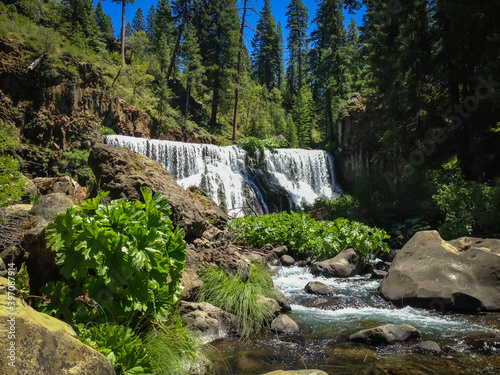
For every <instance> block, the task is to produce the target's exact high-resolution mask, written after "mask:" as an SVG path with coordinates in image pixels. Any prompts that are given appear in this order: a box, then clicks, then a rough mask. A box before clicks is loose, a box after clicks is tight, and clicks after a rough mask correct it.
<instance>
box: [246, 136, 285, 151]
mask: <svg viewBox="0 0 500 375" xmlns="http://www.w3.org/2000/svg"><path fill="white" fill-rule="evenodd" d="M239 143H240V146H241V148H243V149H244V150H246V151H249V152H250V151H252V150H255V149H257V150H259V151H260V152H261V153H264V149H265V148H267V149H268V150H271V151H272V150H274V149H277V148H282V147H287V146H288V145H287V143H286V142H285V141H276V140H274V139H262V140H261V139H258V138H255V137H247V138H243V139H242V140H240V142H239Z"/></svg>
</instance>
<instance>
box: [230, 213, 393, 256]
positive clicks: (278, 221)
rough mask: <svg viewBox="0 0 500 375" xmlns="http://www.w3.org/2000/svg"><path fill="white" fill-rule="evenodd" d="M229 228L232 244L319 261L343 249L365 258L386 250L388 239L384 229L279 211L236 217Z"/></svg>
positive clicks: (354, 222)
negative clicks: (285, 250)
mask: <svg viewBox="0 0 500 375" xmlns="http://www.w3.org/2000/svg"><path fill="white" fill-rule="evenodd" d="M228 229H229V230H230V231H231V232H232V238H233V241H239V242H242V243H244V244H248V245H252V246H257V247H262V246H264V245H265V244H266V243H270V244H273V245H287V246H289V247H290V248H291V249H292V250H294V251H296V252H299V253H304V254H306V255H312V256H316V257H317V258H318V259H327V258H331V257H333V256H335V255H336V254H338V253H339V252H340V251H341V250H342V249H344V247H346V246H354V247H355V248H357V249H358V250H360V251H361V253H362V254H363V256H364V258H365V259H369V258H370V257H371V255H372V254H376V253H377V252H380V251H389V247H388V245H387V243H386V242H384V240H386V239H388V238H389V237H390V236H389V235H388V234H387V233H386V232H385V231H384V230H382V229H379V228H376V227H369V226H368V225H365V224H363V223H359V222H356V221H349V220H347V219H342V218H340V219H336V220H335V221H319V220H314V219H312V218H311V217H310V216H309V215H307V214H299V213H295V212H291V213H287V212H281V213H277V214H271V215H263V216H246V217H243V218H238V219H235V220H232V221H230V222H229V225H228Z"/></svg>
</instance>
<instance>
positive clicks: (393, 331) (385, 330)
mask: <svg viewBox="0 0 500 375" xmlns="http://www.w3.org/2000/svg"><path fill="white" fill-rule="evenodd" d="M420 337H421V334H420V331H419V330H417V329H416V328H415V327H413V326H411V325H409V324H400V325H395V324H385V325H382V326H378V327H375V328H370V329H364V330H362V331H359V332H356V333H354V334H352V335H351V336H349V339H350V340H352V341H357V342H363V343H366V344H370V345H380V344H392V343H395V342H404V341H407V340H410V339H417V338H420Z"/></svg>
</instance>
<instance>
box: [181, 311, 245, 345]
mask: <svg viewBox="0 0 500 375" xmlns="http://www.w3.org/2000/svg"><path fill="white" fill-rule="evenodd" d="M179 314H180V316H181V319H182V322H183V323H184V324H185V325H186V326H187V327H189V328H190V329H191V330H193V331H194V332H195V333H196V335H197V336H198V338H199V339H200V341H201V342H202V343H203V344H206V343H209V342H212V341H214V340H217V339H219V338H225V337H233V336H236V335H238V334H239V329H238V320H237V319H236V317H235V316H234V315H233V314H229V313H227V312H225V311H224V310H222V309H220V308H218V307H215V306H213V305H211V304H209V303H207V302H200V303H196V302H186V301H182V302H181V304H180V306H179Z"/></svg>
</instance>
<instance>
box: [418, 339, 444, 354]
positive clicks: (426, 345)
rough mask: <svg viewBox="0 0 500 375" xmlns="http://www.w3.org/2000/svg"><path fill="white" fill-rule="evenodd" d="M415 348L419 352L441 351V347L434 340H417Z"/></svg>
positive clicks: (434, 352) (436, 352)
mask: <svg viewBox="0 0 500 375" xmlns="http://www.w3.org/2000/svg"><path fill="white" fill-rule="evenodd" d="M415 348H416V349H417V351H419V352H424V353H433V354H438V353H442V352H443V349H441V347H440V346H439V344H438V343H437V342H434V341H422V342H419V343H418V344H417V345H416V346H415Z"/></svg>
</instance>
